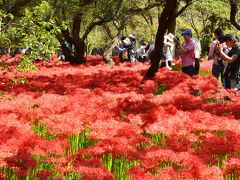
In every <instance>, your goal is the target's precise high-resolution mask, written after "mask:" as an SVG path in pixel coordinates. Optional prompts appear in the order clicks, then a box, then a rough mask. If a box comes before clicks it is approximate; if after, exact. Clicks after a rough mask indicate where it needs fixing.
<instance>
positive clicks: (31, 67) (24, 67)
mask: <svg viewBox="0 0 240 180" xmlns="http://www.w3.org/2000/svg"><path fill="white" fill-rule="evenodd" d="M37 69H38V68H37V66H36V65H35V64H33V60H32V59H31V56H28V55H24V56H23V58H22V61H21V62H20V63H19V65H18V67H17V70H18V71H20V72H32V71H36V70H37Z"/></svg>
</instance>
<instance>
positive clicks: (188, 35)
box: [175, 29, 195, 76]
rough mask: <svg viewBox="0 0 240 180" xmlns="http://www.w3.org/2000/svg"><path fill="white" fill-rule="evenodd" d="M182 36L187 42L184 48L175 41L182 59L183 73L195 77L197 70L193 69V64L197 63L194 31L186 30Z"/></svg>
mask: <svg viewBox="0 0 240 180" xmlns="http://www.w3.org/2000/svg"><path fill="white" fill-rule="evenodd" d="M182 36H183V38H184V40H185V44H184V45H183V46H182V45H180V43H179V41H178V40H176V39H175V43H176V47H177V50H178V53H179V55H180V56H181V59H182V72H183V73H185V74H187V75H189V76H193V75H194V74H195V70H194V67H193V64H194V62H195V55H194V51H195V44H194V41H193V39H192V30H191V29H186V30H184V31H183V32H182Z"/></svg>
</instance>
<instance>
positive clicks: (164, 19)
mask: <svg viewBox="0 0 240 180" xmlns="http://www.w3.org/2000/svg"><path fill="white" fill-rule="evenodd" d="M176 8H177V0H167V2H166V4H165V6H164V9H163V11H162V13H161V15H160V17H159V20H158V24H159V25H158V30H157V34H156V40H155V47H154V52H153V54H154V57H153V60H152V63H151V66H150V68H149V69H148V71H147V73H146V75H145V77H146V78H152V77H153V76H154V75H155V73H156V72H157V71H158V68H159V62H160V60H161V59H162V56H163V40H164V34H165V33H166V31H167V29H168V28H169V27H170V25H171V23H172V22H173V21H174V19H175V18H176V17H175V10H176Z"/></svg>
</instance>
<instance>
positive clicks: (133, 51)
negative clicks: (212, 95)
mask: <svg viewBox="0 0 240 180" xmlns="http://www.w3.org/2000/svg"><path fill="white" fill-rule="evenodd" d="M181 35H182V37H183V40H184V43H180V40H179V38H178V37H175V36H174V35H173V34H171V33H169V34H166V35H165V36H164V42H163V57H162V59H161V61H160V63H159V67H160V68H162V67H166V68H167V69H169V70H172V66H173V65H174V59H175V55H178V56H179V57H180V59H181V65H182V72H183V73H185V74H187V75H189V76H193V75H197V74H199V69H200V58H201V52H202V48H201V43H200V40H199V39H198V38H196V37H193V32H192V30H191V29H185V30H182V31H181ZM136 42H137V41H136V35H135V34H130V35H129V36H128V37H123V38H122V39H121V42H120V43H119V45H118V46H116V49H117V50H118V51H119V59H120V61H121V62H135V61H140V62H146V61H148V62H150V63H151V61H152V59H153V50H154V43H152V44H148V43H147V42H146V41H143V42H142V43H141V45H140V47H139V48H136V44H137V43H136ZM208 60H212V61H213V64H212V75H213V76H214V77H216V78H217V79H219V78H220V79H221V83H222V85H223V87H224V88H227V89H230V88H234V89H238V90H239V89H240V45H239V42H238V39H237V38H236V37H235V36H234V35H232V34H226V35H224V32H223V30H222V29H221V28H217V29H215V31H214V40H213V41H212V42H211V44H210V48H209V51H208Z"/></svg>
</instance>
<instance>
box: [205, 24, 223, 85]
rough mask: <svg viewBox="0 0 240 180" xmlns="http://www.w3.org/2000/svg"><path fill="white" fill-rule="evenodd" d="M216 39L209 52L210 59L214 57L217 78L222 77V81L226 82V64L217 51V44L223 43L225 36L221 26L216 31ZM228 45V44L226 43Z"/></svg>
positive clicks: (213, 71) (213, 70)
mask: <svg viewBox="0 0 240 180" xmlns="http://www.w3.org/2000/svg"><path fill="white" fill-rule="evenodd" d="M214 38H215V39H214V40H213V41H212V43H211V46H210V49H209V52H208V60H212V59H213V65H212V75H213V76H214V77H216V78H217V79H218V78H219V76H220V78H221V82H222V83H224V77H223V69H224V64H223V62H222V61H221V59H219V57H218V55H217V54H216V52H215V49H216V46H217V45H218V44H220V43H223V41H224V40H223V38H224V33H223V30H222V29H221V28H217V29H215V31H214ZM224 47H226V45H224Z"/></svg>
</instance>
